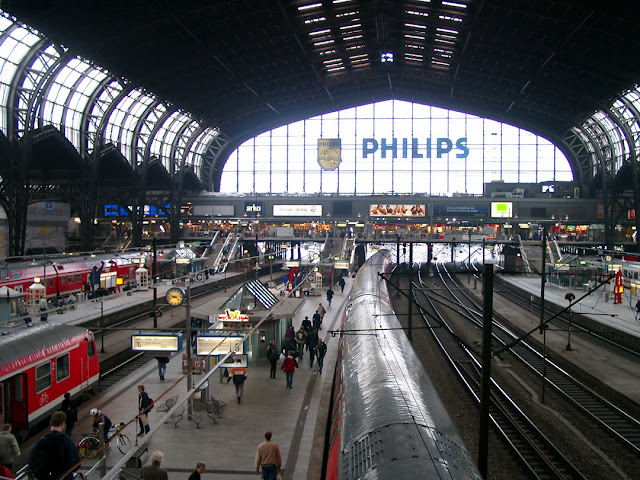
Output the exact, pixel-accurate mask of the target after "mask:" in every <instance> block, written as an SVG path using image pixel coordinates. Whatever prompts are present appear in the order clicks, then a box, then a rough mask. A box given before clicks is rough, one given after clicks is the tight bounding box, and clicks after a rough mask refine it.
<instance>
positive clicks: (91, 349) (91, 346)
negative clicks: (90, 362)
mask: <svg viewBox="0 0 640 480" xmlns="http://www.w3.org/2000/svg"><path fill="white" fill-rule="evenodd" d="M95 354H96V345H95V343H93V341H91V342H89V345H88V346H87V358H93V356H94V355H95Z"/></svg>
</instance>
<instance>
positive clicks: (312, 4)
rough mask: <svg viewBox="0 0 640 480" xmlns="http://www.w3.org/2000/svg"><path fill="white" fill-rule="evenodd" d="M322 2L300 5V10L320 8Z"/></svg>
mask: <svg viewBox="0 0 640 480" xmlns="http://www.w3.org/2000/svg"><path fill="white" fill-rule="evenodd" d="M321 6H322V4H321V3H311V4H309V5H302V6H300V7H298V10H300V11H303V10H311V9H312V8H318V7H321Z"/></svg>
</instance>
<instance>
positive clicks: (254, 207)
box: [244, 202, 264, 217]
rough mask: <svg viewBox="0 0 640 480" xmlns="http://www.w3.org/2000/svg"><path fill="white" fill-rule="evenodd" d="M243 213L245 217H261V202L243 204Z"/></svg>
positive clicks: (262, 209)
mask: <svg viewBox="0 0 640 480" xmlns="http://www.w3.org/2000/svg"><path fill="white" fill-rule="evenodd" d="M244 213H245V215H246V216H247V217H263V216H264V203H263V202H244Z"/></svg>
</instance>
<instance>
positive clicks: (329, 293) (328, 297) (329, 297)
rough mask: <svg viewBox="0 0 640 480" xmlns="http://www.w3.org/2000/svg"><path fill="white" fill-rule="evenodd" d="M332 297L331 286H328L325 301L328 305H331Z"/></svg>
mask: <svg viewBox="0 0 640 480" xmlns="http://www.w3.org/2000/svg"><path fill="white" fill-rule="evenodd" d="M332 298H333V290H331V287H329V290H327V302H329V306H331V299H332Z"/></svg>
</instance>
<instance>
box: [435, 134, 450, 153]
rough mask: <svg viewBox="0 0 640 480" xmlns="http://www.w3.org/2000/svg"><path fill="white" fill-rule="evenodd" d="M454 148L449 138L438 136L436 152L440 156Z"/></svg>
mask: <svg viewBox="0 0 640 480" xmlns="http://www.w3.org/2000/svg"><path fill="white" fill-rule="evenodd" d="M452 148H453V142H452V141H451V140H449V139H448V138H438V146H437V147H436V154H437V157H438V158H441V157H442V154H443V153H449V152H450V151H451V149H452Z"/></svg>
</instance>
